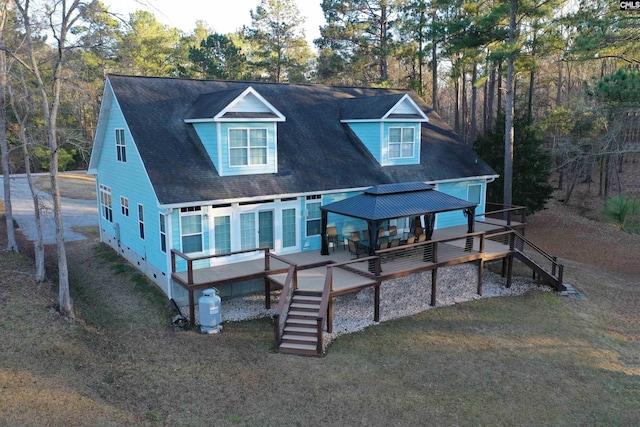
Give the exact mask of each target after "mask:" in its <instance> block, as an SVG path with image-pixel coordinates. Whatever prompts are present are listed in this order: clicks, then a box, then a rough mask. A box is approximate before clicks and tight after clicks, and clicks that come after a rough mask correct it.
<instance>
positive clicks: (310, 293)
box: [293, 289, 322, 298]
mask: <svg viewBox="0 0 640 427" xmlns="http://www.w3.org/2000/svg"><path fill="white" fill-rule="evenodd" d="M296 295H305V296H310V297H320V298H322V292H317V291H301V290H299V289H298V290H295V291H294V292H293V296H296Z"/></svg>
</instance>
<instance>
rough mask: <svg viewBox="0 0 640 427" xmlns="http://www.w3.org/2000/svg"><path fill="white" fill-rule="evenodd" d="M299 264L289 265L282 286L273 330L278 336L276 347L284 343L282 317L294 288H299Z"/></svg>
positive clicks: (274, 316)
mask: <svg viewBox="0 0 640 427" xmlns="http://www.w3.org/2000/svg"><path fill="white" fill-rule="evenodd" d="M297 271H298V266H297V265H296V264H293V263H292V264H291V265H289V271H287V278H286V279H285V281H284V285H283V286H282V293H281V294H280V301H279V302H278V307H277V308H276V312H275V314H274V315H273V331H274V334H275V338H276V347H279V346H280V344H281V343H282V328H281V326H280V317H281V316H282V312H283V311H284V308H285V306H286V305H287V304H286V303H287V301H289V300H290V298H291V294H292V293H293V290H294V289H295V288H297V285H296V283H297V276H298V273H297Z"/></svg>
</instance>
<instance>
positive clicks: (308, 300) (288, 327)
mask: <svg viewBox="0 0 640 427" xmlns="http://www.w3.org/2000/svg"><path fill="white" fill-rule="evenodd" d="M321 300H322V292H313V291H300V290H297V289H296V290H294V291H293V295H292V297H291V303H290V304H289V312H288V313H287V320H286V321H285V323H284V331H283V334H282V342H281V343H280V347H279V350H280V352H281V353H289V354H298V355H304V356H317V355H318V320H317V319H318V315H319V309H320V302H321Z"/></svg>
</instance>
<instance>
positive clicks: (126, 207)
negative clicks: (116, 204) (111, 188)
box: [120, 196, 129, 218]
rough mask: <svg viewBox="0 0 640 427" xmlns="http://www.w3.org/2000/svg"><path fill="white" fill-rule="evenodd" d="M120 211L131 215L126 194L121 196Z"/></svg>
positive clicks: (125, 214) (124, 214) (127, 215)
mask: <svg viewBox="0 0 640 427" xmlns="http://www.w3.org/2000/svg"><path fill="white" fill-rule="evenodd" d="M120 213H121V214H122V215H123V216H126V217H127V218H128V217H129V199H128V198H126V197H124V196H120Z"/></svg>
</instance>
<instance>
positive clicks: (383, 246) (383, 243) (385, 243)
mask: <svg viewBox="0 0 640 427" xmlns="http://www.w3.org/2000/svg"><path fill="white" fill-rule="evenodd" d="M388 247H389V241H388V240H385V241H384V242H381V243H380V245H378V249H387V248H388Z"/></svg>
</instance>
